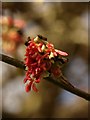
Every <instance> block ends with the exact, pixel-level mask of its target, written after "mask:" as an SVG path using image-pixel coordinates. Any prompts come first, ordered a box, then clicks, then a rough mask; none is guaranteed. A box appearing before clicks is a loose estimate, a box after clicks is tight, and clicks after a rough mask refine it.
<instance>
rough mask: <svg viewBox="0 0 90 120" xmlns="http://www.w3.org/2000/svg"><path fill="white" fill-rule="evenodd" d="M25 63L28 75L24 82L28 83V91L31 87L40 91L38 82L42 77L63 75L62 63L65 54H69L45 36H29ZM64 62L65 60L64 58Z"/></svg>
mask: <svg viewBox="0 0 90 120" xmlns="http://www.w3.org/2000/svg"><path fill="white" fill-rule="evenodd" d="M28 39H29V40H28V42H27V44H26V45H27V47H26V54H25V56H26V57H25V65H26V69H27V70H26V77H25V79H24V83H25V84H26V87H25V89H26V92H29V91H30V90H31V89H33V90H34V91H36V92H37V91H38V89H37V87H36V84H37V83H39V82H40V81H41V79H42V77H45V76H48V75H50V74H51V75H52V76H54V77H58V76H60V75H61V64H60V62H61V63H62V61H58V62H57V61H56V59H58V60H60V59H61V60H63V56H67V55H68V54H67V53H66V52H63V51H60V50H57V49H55V48H54V45H53V44H51V43H49V42H47V40H44V39H43V37H41V36H40V35H38V36H37V37H35V38H33V39H30V38H28ZM63 62H65V61H64V60H63Z"/></svg>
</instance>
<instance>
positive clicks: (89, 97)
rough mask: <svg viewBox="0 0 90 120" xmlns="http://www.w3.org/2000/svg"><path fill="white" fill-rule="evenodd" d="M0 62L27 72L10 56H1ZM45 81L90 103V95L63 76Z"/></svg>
mask: <svg viewBox="0 0 90 120" xmlns="http://www.w3.org/2000/svg"><path fill="white" fill-rule="evenodd" d="M0 61H3V62H5V63H8V64H10V65H13V66H15V67H18V68H21V69H23V70H25V64H24V63H23V62H22V61H20V60H17V59H14V58H11V57H9V56H6V55H4V54H0ZM44 79H45V80H47V81H49V82H52V83H53V84H55V85H57V86H59V87H61V88H63V89H65V90H67V91H68V92H71V93H73V94H75V95H77V96H79V97H82V98H84V99H86V100H88V101H90V94H89V93H86V92H84V91H82V90H80V89H78V88H76V87H74V86H73V85H72V84H71V83H69V82H68V80H67V79H66V78H65V77H64V76H63V75H62V76H60V77H59V78H58V79H56V80H54V79H53V78H51V77H47V78H44Z"/></svg>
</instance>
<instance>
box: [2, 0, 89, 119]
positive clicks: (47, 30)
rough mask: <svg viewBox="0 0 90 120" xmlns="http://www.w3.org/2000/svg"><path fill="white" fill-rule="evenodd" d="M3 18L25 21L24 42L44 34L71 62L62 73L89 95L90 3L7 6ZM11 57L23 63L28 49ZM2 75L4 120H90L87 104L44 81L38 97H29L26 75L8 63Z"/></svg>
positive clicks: (46, 3) (3, 66)
mask: <svg viewBox="0 0 90 120" xmlns="http://www.w3.org/2000/svg"><path fill="white" fill-rule="evenodd" d="M2 15H3V16H11V17H13V18H14V19H17V18H20V19H23V20H24V21H25V24H26V26H25V27H24V28H23V36H24V41H26V38H27V37H28V36H30V37H31V38H32V37H35V36H36V35H37V34H41V35H43V36H45V37H47V38H48V41H49V42H52V43H53V44H54V45H55V47H56V48H58V49H60V50H63V51H66V52H67V53H68V54H69V57H68V58H69V62H68V63H67V65H65V66H64V67H63V69H62V70H63V73H64V75H65V76H66V77H67V78H68V80H69V81H70V82H71V83H72V84H73V85H74V86H76V87H78V88H80V89H82V90H84V91H86V92H88V75H89V74H88V3H76V2H72V3H66V2H57V3H55V2H54V3H53V2H51V3H49V2H18V3H17V2H11V3H8V2H3V3H2V14H1V16H2ZM3 29H4V28H3ZM0 39H1V37H0ZM3 42H4V40H3ZM3 52H4V51H3ZM7 54H8V55H11V56H13V57H15V58H18V59H20V60H23V59H24V54H25V46H24V45H23V44H21V45H20V46H19V48H18V49H17V50H16V51H15V53H14V54H9V53H7ZM0 71H2V72H1V73H0V76H2V79H0V84H2V83H3V84H2V99H1V101H2V105H1V107H2V116H3V117H5V118H8V117H11V118H18V117H19V118H88V102H87V101H86V100H84V99H82V98H80V97H78V96H76V95H73V94H71V93H69V92H67V91H65V90H63V89H60V88H58V87H57V86H55V85H53V84H52V83H48V82H47V81H44V80H43V81H42V82H41V83H40V84H39V86H38V88H39V92H38V93H35V92H30V93H26V92H25V90H24V84H23V79H24V77H25V73H24V71H22V70H19V69H17V68H15V67H12V66H10V65H8V64H5V63H2V70H0ZM0 78H1V77H0ZM0 86H1V85H0ZM0 94H1V88H0ZM0 111H1V109H0Z"/></svg>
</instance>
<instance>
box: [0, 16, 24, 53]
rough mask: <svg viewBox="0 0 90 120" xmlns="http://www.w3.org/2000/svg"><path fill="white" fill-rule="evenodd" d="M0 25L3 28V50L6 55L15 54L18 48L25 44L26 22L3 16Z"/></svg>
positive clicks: (0, 18)
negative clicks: (24, 29) (24, 31)
mask: <svg viewBox="0 0 90 120" xmlns="http://www.w3.org/2000/svg"><path fill="white" fill-rule="evenodd" d="M0 25H1V26H2V40H3V44H2V48H3V50H4V52H6V53H13V52H15V51H16V49H17V48H18V46H19V45H20V44H22V43H23V42H24V39H23V31H22V30H23V28H24V27H25V21H24V20H21V19H14V18H12V17H11V16H1V17H0Z"/></svg>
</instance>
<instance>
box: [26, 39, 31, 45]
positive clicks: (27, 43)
mask: <svg viewBox="0 0 90 120" xmlns="http://www.w3.org/2000/svg"><path fill="white" fill-rule="evenodd" d="M30 40H31V39H30V37H28V38H27V41H26V42H25V45H26V46H28V45H29V41H30Z"/></svg>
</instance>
